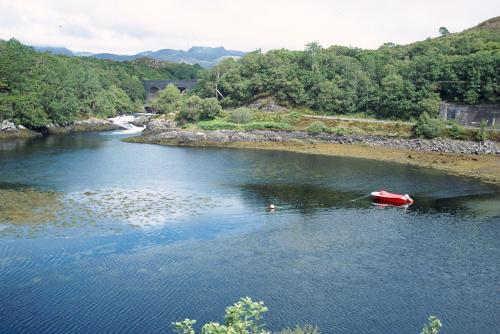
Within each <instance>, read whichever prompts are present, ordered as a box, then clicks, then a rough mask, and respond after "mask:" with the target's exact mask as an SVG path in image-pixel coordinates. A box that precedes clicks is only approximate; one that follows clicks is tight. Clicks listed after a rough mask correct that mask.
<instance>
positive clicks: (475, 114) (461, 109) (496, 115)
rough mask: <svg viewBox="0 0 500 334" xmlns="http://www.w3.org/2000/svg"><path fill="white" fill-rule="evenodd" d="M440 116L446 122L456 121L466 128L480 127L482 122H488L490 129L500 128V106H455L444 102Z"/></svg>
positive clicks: (440, 109) (440, 108)
mask: <svg viewBox="0 0 500 334" xmlns="http://www.w3.org/2000/svg"><path fill="white" fill-rule="evenodd" d="M439 116H440V117H441V118H442V119H444V120H455V121H456V122H457V123H459V124H462V125H465V126H473V127H479V124H480V123H481V120H483V119H484V120H485V121H486V122H487V125H488V127H491V128H499V127H500V105H499V104H478V105H466V104H454V103H447V102H442V103H441V105H440V106H439Z"/></svg>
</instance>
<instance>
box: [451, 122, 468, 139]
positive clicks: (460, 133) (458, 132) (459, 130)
mask: <svg viewBox="0 0 500 334" xmlns="http://www.w3.org/2000/svg"><path fill="white" fill-rule="evenodd" d="M448 136H449V137H450V138H453V139H465V138H466V136H467V135H466V131H465V128H464V127H463V126H461V125H460V124H457V123H453V124H452V125H451V126H450V128H449V129H448Z"/></svg>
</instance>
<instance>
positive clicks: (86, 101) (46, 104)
mask: <svg viewBox="0 0 500 334" xmlns="http://www.w3.org/2000/svg"><path fill="white" fill-rule="evenodd" d="M177 65H178V64H169V63H166V64H164V63H161V64H160V65H159V67H158V68H153V67H151V66H149V65H147V64H141V63H137V64H134V63H127V62H113V61H106V60H98V59H94V58H91V57H66V56H58V55H53V54H49V53H38V52H35V51H34V49H33V48H31V47H27V46H24V45H22V44H21V43H19V42H18V41H16V40H14V39H11V40H9V41H0V118H3V119H11V120H13V121H14V122H16V123H18V124H22V125H25V126H27V127H35V128H37V127H43V126H47V125H48V124H50V123H64V122H72V121H74V120H76V119H78V118H82V117H86V116H101V117H109V116H114V115H116V114H118V113H127V112H132V111H136V110H137V109H138V107H139V106H141V105H142V104H143V102H144V98H145V91H144V88H143V85H142V83H141V80H143V79H175V78H180V77H192V76H193V75H194V73H196V75H198V74H199V73H200V70H199V69H194V67H193V66H191V65H186V64H184V65H178V66H177ZM191 70H193V71H194V72H192V73H190V74H188V73H187V72H189V71H191Z"/></svg>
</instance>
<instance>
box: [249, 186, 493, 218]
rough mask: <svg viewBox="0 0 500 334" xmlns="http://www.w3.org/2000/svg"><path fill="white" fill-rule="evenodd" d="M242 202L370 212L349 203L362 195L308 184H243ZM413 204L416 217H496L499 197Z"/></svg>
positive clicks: (418, 199) (363, 203)
mask: <svg viewBox="0 0 500 334" xmlns="http://www.w3.org/2000/svg"><path fill="white" fill-rule="evenodd" d="M241 190H242V194H243V197H244V198H247V199H253V200H255V199H256V200H257V201H258V202H260V203H261V205H262V206H266V205H268V204H270V203H274V204H277V205H278V206H282V207H289V208H293V209H297V210H299V211H301V212H303V213H308V212H312V211H314V210H316V209H320V208H355V207H356V208H370V207H371V205H370V204H369V203H370V201H371V199H370V198H369V197H368V198H366V199H361V200H359V201H353V199H356V198H358V197H360V196H363V195H366V194H361V193H359V192H351V191H340V190H334V189H330V188H326V187H320V186H315V185H309V184H305V185H304V184H246V185H242V186H241ZM413 198H414V199H415V203H414V204H413V205H412V206H410V209H409V210H410V211H413V212H419V213H432V212H439V213H447V212H448V213H461V214H472V215H477V214H487V215H489V216H491V215H496V214H499V211H500V210H499V209H497V208H498V207H500V205H499V204H500V197H499V196H498V194H495V193H493V194H483V195H473V196H461V197H451V198H432V197H429V196H424V195H419V194H415V195H413Z"/></svg>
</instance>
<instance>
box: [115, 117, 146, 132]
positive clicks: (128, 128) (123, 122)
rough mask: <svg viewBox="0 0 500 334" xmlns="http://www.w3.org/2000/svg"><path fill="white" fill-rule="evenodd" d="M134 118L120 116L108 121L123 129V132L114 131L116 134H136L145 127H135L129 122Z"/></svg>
mask: <svg viewBox="0 0 500 334" xmlns="http://www.w3.org/2000/svg"><path fill="white" fill-rule="evenodd" d="M135 118H136V117H135V116H133V115H121V116H116V117H113V118H110V119H109V120H110V121H111V122H112V123H113V124H116V125H119V126H121V127H122V128H123V130H118V131H114V132H113V133H116V134H128V133H138V132H141V131H142V130H144V129H145V128H146V127H145V126H135V125H134V124H132V123H131V122H133V121H134V120H135Z"/></svg>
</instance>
